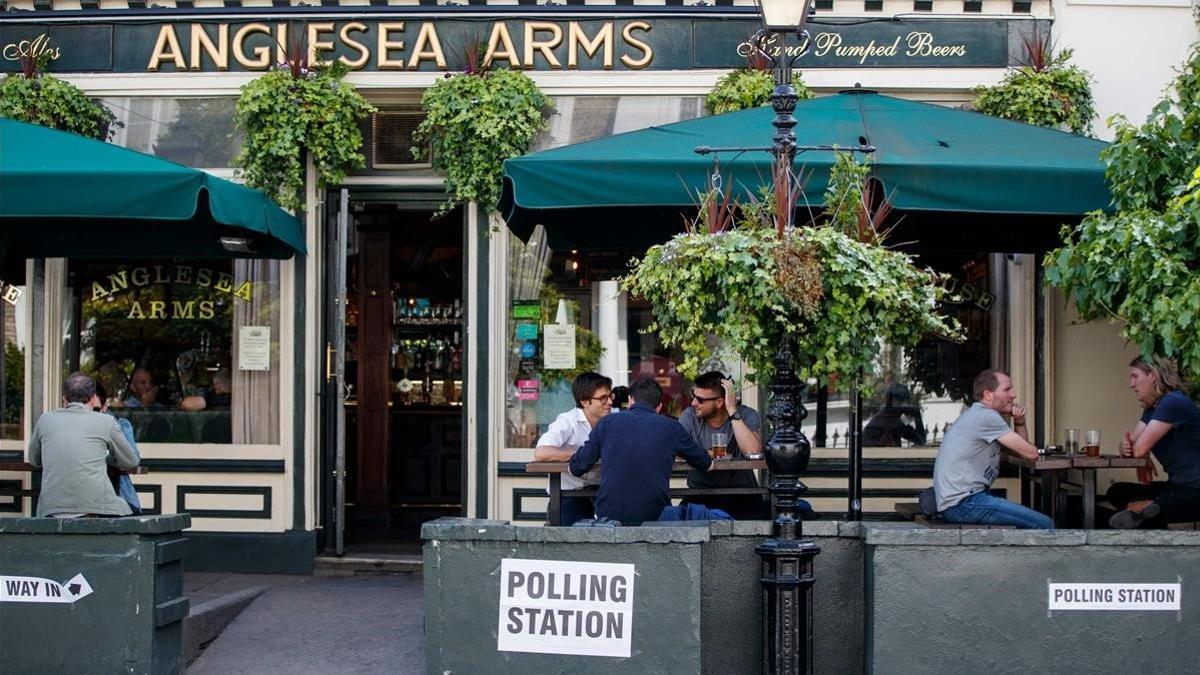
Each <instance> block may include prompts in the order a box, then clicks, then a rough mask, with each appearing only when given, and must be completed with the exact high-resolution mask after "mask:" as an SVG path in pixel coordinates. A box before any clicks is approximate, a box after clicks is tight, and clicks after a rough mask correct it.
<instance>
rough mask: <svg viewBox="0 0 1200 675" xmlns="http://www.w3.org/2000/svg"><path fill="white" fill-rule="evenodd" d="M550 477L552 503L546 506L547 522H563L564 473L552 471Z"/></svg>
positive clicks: (550, 523)
mask: <svg viewBox="0 0 1200 675" xmlns="http://www.w3.org/2000/svg"><path fill="white" fill-rule="evenodd" d="M549 478H550V503H549V505H547V506H546V524H547V525H561V524H562V474H561V473H552V474H550V476H549Z"/></svg>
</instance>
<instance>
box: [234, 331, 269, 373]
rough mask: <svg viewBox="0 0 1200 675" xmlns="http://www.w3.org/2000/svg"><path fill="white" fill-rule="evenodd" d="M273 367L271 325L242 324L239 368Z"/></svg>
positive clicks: (239, 340) (239, 343) (239, 344)
mask: <svg viewBox="0 0 1200 675" xmlns="http://www.w3.org/2000/svg"><path fill="white" fill-rule="evenodd" d="M270 369H271V327H270V326H242V328H241V330H240V331H238V370H270Z"/></svg>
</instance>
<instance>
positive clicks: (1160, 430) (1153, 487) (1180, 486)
mask: <svg viewBox="0 0 1200 675" xmlns="http://www.w3.org/2000/svg"><path fill="white" fill-rule="evenodd" d="M1182 386H1183V383H1182V381H1181V380H1180V378H1179V373H1178V372H1177V371H1176V370H1175V365H1174V364H1173V363H1171V362H1170V361H1168V360H1166V359H1163V358H1159V357H1155V358H1154V359H1152V360H1150V361H1147V360H1145V359H1143V358H1141V357H1138V358H1136V359H1134V360H1133V361H1132V362H1130V364H1129V388H1130V389H1132V390H1133V393H1134V395H1135V396H1137V399H1138V402H1140V403H1141V404H1142V406H1143V410H1142V418H1141V420H1140V421H1139V422H1138V424H1137V426H1136V427H1134V429H1133V432H1132V433H1130V432H1129V431H1126V432H1125V439H1124V441H1123V442H1122V443H1121V454H1122V455H1123V456H1125V457H1145V458H1146V466H1145V467H1144V468H1141V469H1138V480H1140V481H1141V484H1138V483H1113V485H1112V487H1110V488H1109V489H1108V500H1109V501H1110V502H1112V504H1113V506H1116V507H1117V508H1118V509H1121V510H1120V511H1118V512H1117V513H1116V515H1114V516H1113V517H1112V518H1110V519H1109V521H1108V524H1109V525H1110V526H1112V527H1115V528H1118V529H1123V530H1126V529H1133V528H1136V527H1162V526H1164V525H1166V524H1167V523H1174V522H1190V521H1196V520H1200V410H1197V408H1196V403H1195V402H1194V401H1192V399H1190V398H1188V397H1187V395H1186V394H1184V393H1183V392H1182V391H1181V389H1182ZM1151 453H1153V454H1154V457H1155V459H1157V460H1158V461H1159V463H1160V464H1162V466H1163V469H1165V470H1166V472H1167V480H1166V481H1159V482H1151V481H1152V479H1153V476H1154V475H1157V470H1156V469H1155V468H1154V463H1153V462H1152V461H1150V458H1149V456H1150V454H1151Z"/></svg>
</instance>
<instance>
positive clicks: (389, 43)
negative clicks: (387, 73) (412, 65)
mask: <svg viewBox="0 0 1200 675" xmlns="http://www.w3.org/2000/svg"><path fill="white" fill-rule="evenodd" d="M402 30H404V22H403V21H389V22H384V23H380V24H379V36H378V40H377V42H376V50H375V65H376V67H378V68H379V69H380V70H404V59H392V58H389V57H388V52H390V51H391V50H393V49H401V50H402V49H404V40H393V39H392V37H391V35H389V33H391V32H392V31H397V32H399V31H402Z"/></svg>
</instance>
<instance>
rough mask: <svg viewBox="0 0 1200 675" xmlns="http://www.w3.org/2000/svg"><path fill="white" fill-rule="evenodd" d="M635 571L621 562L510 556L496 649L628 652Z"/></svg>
mask: <svg viewBox="0 0 1200 675" xmlns="http://www.w3.org/2000/svg"><path fill="white" fill-rule="evenodd" d="M634 574H635V570H634V566H633V565H627V564H620V563H593V562H574V561H567V560H520V559H516V558H505V559H504V560H503V561H501V563H500V575H501V580H500V624H499V629H498V631H497V633H496V636H497V637H496V649H497V650H499V651H502V652H535V653H540V654H574V655H580V656H617V657H625V658H628V657H629V656H630V652H631V644H632V640H631V637H630V636H631V635H632V633H633V582H634Z"/></svg>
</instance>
